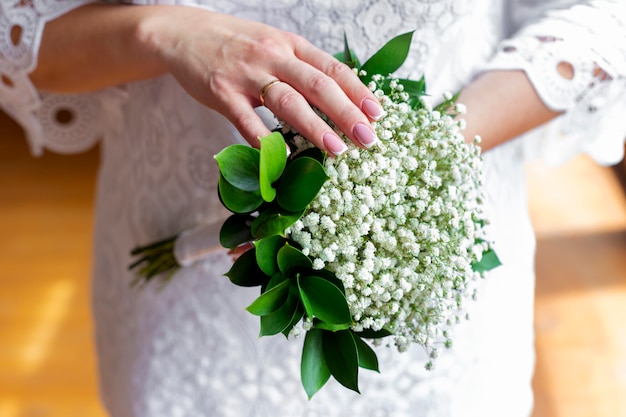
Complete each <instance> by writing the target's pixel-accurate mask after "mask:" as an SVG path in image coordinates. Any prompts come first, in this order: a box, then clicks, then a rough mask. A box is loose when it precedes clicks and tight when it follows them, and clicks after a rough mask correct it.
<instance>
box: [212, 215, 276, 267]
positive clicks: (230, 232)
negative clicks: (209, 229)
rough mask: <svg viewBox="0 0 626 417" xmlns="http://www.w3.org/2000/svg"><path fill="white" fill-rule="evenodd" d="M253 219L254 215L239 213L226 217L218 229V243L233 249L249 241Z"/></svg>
mask: <svg viewBox="0 0 626 417" xmlns="http://www.w3.org/2000/svg"><path fill="white" fill-rule="evenodd" d="M253 220H254V217H252V216H246V215H241V214H233V215H232V216H230V217H229V218H227V219H226V220H225V221H224V224H222V228H221V229H220V244H221V245H222V246H223V247H225V248H228V249H234V248H236V247H237V246H239V245H241V244H242V243H246V242H249V241H251V240H252V239H253V237H252V230H251V226H252V221H253ZM268 275H271V274H268Z"/></svg>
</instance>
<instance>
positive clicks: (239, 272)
mask: <svg viewBox="0 0 626 417" xmlns="http://www.w3.org/2000/svg"><path fill="white" fill-rule="evenodd" d="M254 252H255V250H254V248H252V249H249V250H247V251H245V252H244V253H243V254H242V255H241V256H240V257H239V258H237V260H236V261H235V263H234V264H233V266H232V267H231V268H230V271H228V272H227V273H225V274H224V275H225V276H227V277H228V278H229V279H230V281H231V282H232V283H233V284H235V285H239V286H241V287H256V286H257V285H263V284H266V283H267V281H268V280H269V277H268V276H267V275H265V274H264V273H263V271H261V269H260V268H259V266H258V265H257V263H256V255H255V253H254Z"/></svg>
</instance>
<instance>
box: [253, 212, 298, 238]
mask: <svg viewBox="0 0 626 417" xmlns="http://www.w3.org/2000/svg"><path fill="white" fill-rule="evenodd" d="M303 213H304V211H303V210H301V211H299V212H296V213H293V212H288V211H284V210H281V209H279V208H275V207H271V208H268V209H267V210H264V211H263V212H262V213H261V214H259V217H257V218H256V220H254V222H253V223H252V236H254V237H255V238H257V239H262V238H264V237H268V236H273V235H281V236H282V235H284V234H285V229H286V228H288V227H289V226H291V225H292V224H294V223H295V222H296V221H298V219H299V218H300V217H302V214H303Z"/></svg>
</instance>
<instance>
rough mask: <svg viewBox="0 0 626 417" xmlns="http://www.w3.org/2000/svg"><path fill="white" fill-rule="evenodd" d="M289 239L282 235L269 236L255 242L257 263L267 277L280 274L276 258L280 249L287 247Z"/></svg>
mask: <svg viewBox="0 0 626 417" xmlns="http://www.w3.org/2000/svg"><path fill="white" fill-rule="evenodd" d="M286 242H287V239H285V238H284V237H282V236H280V235H274V236H268V237H264V238H263V239H259V240H257V241H255V242H254V246H256V262H257V264H259V268H261V270H262V271H263V272H265V273H266V274H267V275H269V276H272V275H274V274H275V273H276V272H278V262H277V261H276V257H277V256H278V251H279V250H280V248H282V247H283V246H285V243H286Z"/></svg>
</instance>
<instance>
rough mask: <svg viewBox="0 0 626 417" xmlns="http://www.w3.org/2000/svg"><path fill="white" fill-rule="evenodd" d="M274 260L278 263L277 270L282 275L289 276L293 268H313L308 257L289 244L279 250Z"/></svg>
mask: <svg viewBox="0 0 626 417" xmlns="http://www.w3.org/2000/svg"><path fill="white" fill-rule="evenodd" d="M276 260H277V263H278V269H280V271H281V272H282V273H283V274H287V275H290V274H289V272H290V271H291V270H292V269H293V268H312V267H313V262H312V261H311V259H309V257H308V256H306V255H305V254H303V253H302V252H301V251H300V250H298V249H296V248H294V247H293V246H291V245H289V244H286V245H284V246H283V247H281V248H280V250H279V251H278V256H277V258H276Z"/></svg>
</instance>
